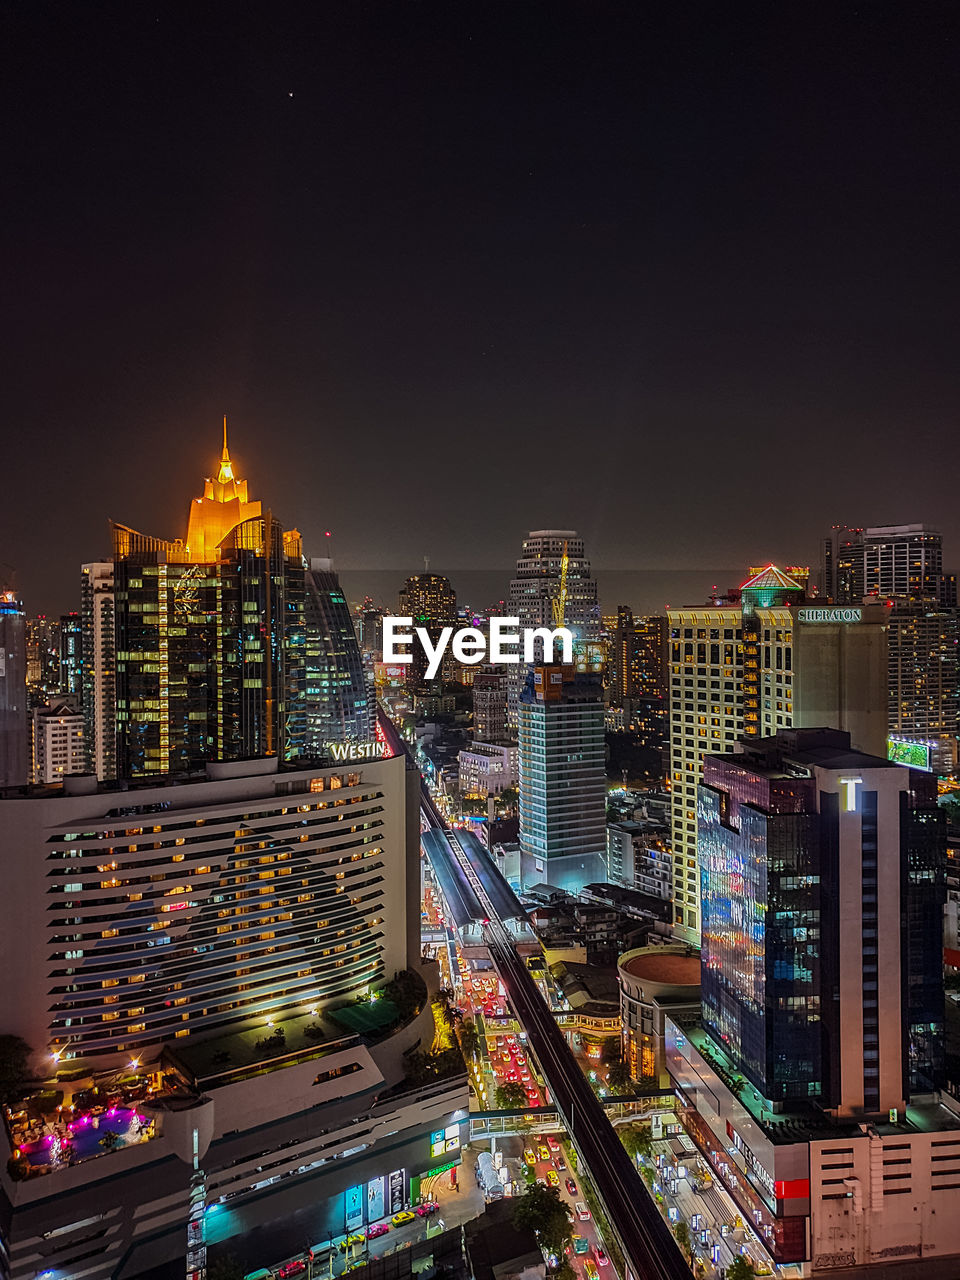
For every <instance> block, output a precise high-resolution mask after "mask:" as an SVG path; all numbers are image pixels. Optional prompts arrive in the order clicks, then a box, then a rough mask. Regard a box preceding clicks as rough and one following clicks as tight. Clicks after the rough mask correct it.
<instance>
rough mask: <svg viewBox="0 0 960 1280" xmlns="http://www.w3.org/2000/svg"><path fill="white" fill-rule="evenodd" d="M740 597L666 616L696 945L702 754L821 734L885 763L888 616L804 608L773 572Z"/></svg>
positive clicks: (688, 917)
mask: <svg viewBox="0 0 960 1280" xmlns="http://www.w3.org/2000/svg"><path fill="white" fill-rule="evenodd" d="M739 594H740V599H739V600H738V601H737V602H735V603H734V602H731V603H723V604H721V603H717V604H713V605H707V606H702V607H693V608H670V609H668V610H667V619H668V641H667V643H668V663H669V701H670V781H671V790H672V796H673V804H672V811H671V844H672V850H673V901H674V932H675V933H676V934H677V936H678V937H680V938H682V939H683V940H684V941H687V942H693V943H697V942H699V937H700V901H699V897H700V893H699V885H700V881H699V871H698V866H697V815H696V799H697V785H698V783H699V782H700V780H701V778H702V776H703V767H702V761H703V756H704V755H705V754H707V753H717V752H731V751H734V750H736V746H737V743H738V742H739V741H740V739H741V738H754V737H767V736H769V735H770V734H773V733H776V732H777V731H778V730H779V729H789V728H792V727H797V728H804V727H808V726H823V725H828V726H830V727H832V728H838V729H844V730H846V731H848V732H849V733H850V735H851V738H852V741H853V743H854V745H855V746H856V747H857V748H858V749H860V750H863V751H867V752H869V753H870V754H873V755H885V754H886V736H887V728H886V726H887V697H888V693H887V688H888V634H887V633H888V626H889V614H890V611H889V610H888V609H887V608H886V607H885V606H884V605H880V604H876V605H863V606H862V607H859V608H853V607H849V608H823V607H818V606H807V605H805V604H804V591H803V587H802V586H801V583H800V582H798V581H797V580H796V579H795V578H792V577H791V576H790V575H788V574H785V573H783V572H782V571H781V570H779V569H776V567H775V566H772V565H771V566H768V568H767V569H764V570H761V571H759V572H758V573H757V574H754V575H753V577H751V578H750V579H749V580H748V581H747V582H745V583H744V584H743V586H742V587H741V589H740V593H739Z"/></svg>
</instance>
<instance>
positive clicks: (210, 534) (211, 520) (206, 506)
mask: <svg viewBox="0 0 960 1280" xmlns="http://www.w3.org/2000/svg"><path fill="white" fill-rule="evenodd" d="M262 514H263V511H262V509H261V505H260V503H259V502H251V501H250V500H249V498H248V497H247V482H246V480H238V479H237V478H236V477H235V476H234V474H233V462H232V460H231V458H230V450H229V448H228V446H227V416H226V414H224V416H223V449H222V451H221V454H220V470H219V471H218V472H217V478H216V479H215V480H214V479H212V478H210V477H209V476H208V477H207V479H206V480H204V483H203V497H202V498H195V499H194V500H193V502H191V503H190V520H189V523H188V525H187V548H186V549H187V554H188V556H189V557H190V559H191V560H192V561H193V562H194V563H196V564H211V563H214V562H216V561H217V560H218V559H219V558H220V554H219V551H218V550H217V548H218V547H219V545H220V543H221V542H222V541H223V539H224V538H225V537H226V536H227V534H228V533H229V532H230V530H231V529H233V528H235V527H236V526H237V525H238V524H241V523H242V522H243V521H244V520H251V519H253V518H254V517H256V516H261V515H262Z"/></svg>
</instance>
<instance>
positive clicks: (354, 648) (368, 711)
mask: <svg viewBox="0 0 960 1280" xmlns="http://www.w3.org/2000/svg"><path fill="white" fill-rule="evenodd" d="M304 587H305V595H304V637H305V659H304V668H305V716H306V743H305V751H306V754H307V755H308V756H314V757H316V756H318V755H320V754H322V753H323V751H324V750H325V748H326V747H327V745H328V744H329V743H331V742H369V741H371V740H372V739H373V736H374V723H375V719H376V716H375V704H374V700H373V695H372V692H371V690H370V689H369V688H368V684H367V676H366V672H365V671H364V667H363V658H362V657H361V654H360V646H359V644H358V643H357V633H356V631H354V628H353V619H352V618H351V616H350V609H349V607H348V605H347V601H346V597H345V596H344V594H343V588H342V587H341V586H340V579H339V578H338V577H337V575H336V573H335V572H334V571H333V565H332V562H331V561H330V560H326V559H322V560H320V559H312V560H311V561H310V568H309V569H308V570H307V571H306V574H305V577H304Z"/></svg>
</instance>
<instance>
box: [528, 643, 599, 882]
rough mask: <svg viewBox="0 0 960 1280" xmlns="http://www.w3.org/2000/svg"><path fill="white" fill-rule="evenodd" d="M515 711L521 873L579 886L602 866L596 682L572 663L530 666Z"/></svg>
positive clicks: (596, 876)
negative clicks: (517, 748) (516, 716)
mask: <svg viewBox="0 0 960 1280" xmlns="http://www.w3.org/2000/svg"><path fill="white" fill-rule="evenodd" d="M517 711H518V724H517V733H518V738H519V750H518V753H517V754H518V769H519V776H520V851H521V877H522V880H523V882H524V884H526V885H532V884H537V883H541V882H546V883H548V884H552V885H556V886H557V887H558V888H562V889H567V890H569V891H570V892H573V893H579V891H580V890H581V889H582V888H583V886H584V885H585V884H590V883H591V882H593V881H596V880H602V879H603V878H604V874H605V863H606V777H605V773H604V736H603V731H604V706H603V688H602V686H601V684H600V681H599V679H598V678H596V677H594V676H583V675H578V674H577V672H576V670H575V669H574V667H572V666H563V665H561V664H559V663H555V664H551V665H548V666H537V667H534V668H533V670H532V671H531V672H530V673H529V675H528V677H527V683H526V685H525V686H524V690H523V693H522V694H521V697H520V701H519V703H518V706H517Z"/></svg>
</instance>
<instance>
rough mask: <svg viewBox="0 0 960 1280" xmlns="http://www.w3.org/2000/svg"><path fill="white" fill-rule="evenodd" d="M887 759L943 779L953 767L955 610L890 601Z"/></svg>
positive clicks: (959, 715)
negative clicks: (926, 769) (910, 763)
mask: <svg viewBox="0 0 960 1280" xmlns="http://www.w3.org/2000/svg"><path fill="white" fill-rule="evenodd" d="M889 632H890V687H889V695H890V700H889V730H890V744H889V754H890V756H891V758H892V759H895V760H899V761H900V762H901V763H909V762H913V763H915V764H917V765H919V766H920V767H923V768H928V769H931V770H932V771H933V772H934V773H937V774H940V775H941V776H946V775H949V774H953V773H954V772H955V771H956V767H957V733H958V729H960V670H958V666H960V611H958V610H957V609H949V608H946V607H944V606H941V605H938V604H937V603H936V601H935V600H928V601H925V602H924V601H920V600H912V601H911V600H904V599H902V598H900V597H898V598H895V599H894V600H893V602H892V607H891V609H890V628H889Z"/></svg>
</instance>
